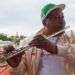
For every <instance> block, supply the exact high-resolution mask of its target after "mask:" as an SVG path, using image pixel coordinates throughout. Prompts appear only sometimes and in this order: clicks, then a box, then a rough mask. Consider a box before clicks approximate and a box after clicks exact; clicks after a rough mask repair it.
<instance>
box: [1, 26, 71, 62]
mask: <svg viewBox="0 0 75 75" xmlns="http://www.w3.org/2000/svg"><path fill="white" fill-rule="evenodd" d="M68 28H70V26H66V27H65V28H64V29H62V30H60V31H58V32H56V33H54V34H52V35H50V36H48V37H46V36H45V35H43V37H44V38H45V39H47V40H48V39H49V38H52V37H54V36H56V35H58V34H60V33H62V32H64V31H65V30H66V29H68ZM29 48H30V46H29V45H28V46H25V47H21V48H19V49H16V50H15V51H12V52H11V53H8V54H5V55H4V57H3V58H0V63H3V62H5V61H6V60H8V59H10V58H11V57H14V56H16V55H17V54H19V53H21V52H24V51H27V50H29Z"/></svg>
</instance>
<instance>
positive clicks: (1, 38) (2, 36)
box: [0, 33, 11, 41]
mask: <svg viewBox="0 0 75 75" xmlns="http://www.w3.org/2000/svg"><path fill="white" fill-rule="evenodd" d="M0 40H2V41H11V39H10V38H8V37H7V35H6V34H3V33H0Z"/></svg>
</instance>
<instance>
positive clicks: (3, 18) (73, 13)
mask: <svg viewBox="0 0 75 75" xmlns="http://www.w3.org/2000/svg"><path fill="white" fill-rule="evenodd" d="M47 3H55V4H60V3H64V4H66V8H65V10H64V15H65V20H66V25H70V27H71V29H73V30H74V28H75V25H74V24H75V0H0V32H1V33H6V34H9V35H12V34H16V32H18V33H19V34H24V35H32V34H34V33H36V32H37V31H38V30H40V29H41V28H42V23H41V18H40V12H41V8H42V7H43V6H44V5H46V4H47Z"/></svg>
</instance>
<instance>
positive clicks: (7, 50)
mask: <svg viewBox="0 0 75 75" xmlns="http://www.w3.org/2000/svg"><path fill="white" fill-rule="evenodd" d="M14 50H15V48H14V47H13V46H12V45H7V46H4V55H5V54H8V53H11V52H12V51H14ZM21 58H22V53H20V54H18V55H15V56H13V57H11V58H9V59H7V63H8V64H9V65H10V66H11V67H17V66H18V65H19V63H20V62H21Z"/></svg>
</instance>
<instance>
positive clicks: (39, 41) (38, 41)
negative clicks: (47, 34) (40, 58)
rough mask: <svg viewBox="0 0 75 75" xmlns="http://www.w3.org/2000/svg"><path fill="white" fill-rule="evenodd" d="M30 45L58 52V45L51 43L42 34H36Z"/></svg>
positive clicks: (54, 52)
mask: <svg viewBox="0 0 75 75" xmlns="http://www.w3.org/2000/svg"><path fill="white" fill-rule="evenodd" d="M29 45H30V46H36V47H37V48H41V49H44V50H46V51H48V52H50V53H52V54H56V53H57V46H55V45H54V44H53V43H51V42H50V41H48V40H47V39H45V38H44V37H43V36H41V35H37V36H35V37H34V39H33V40H32V41H31V42H30V43H29Z"/></svg>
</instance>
